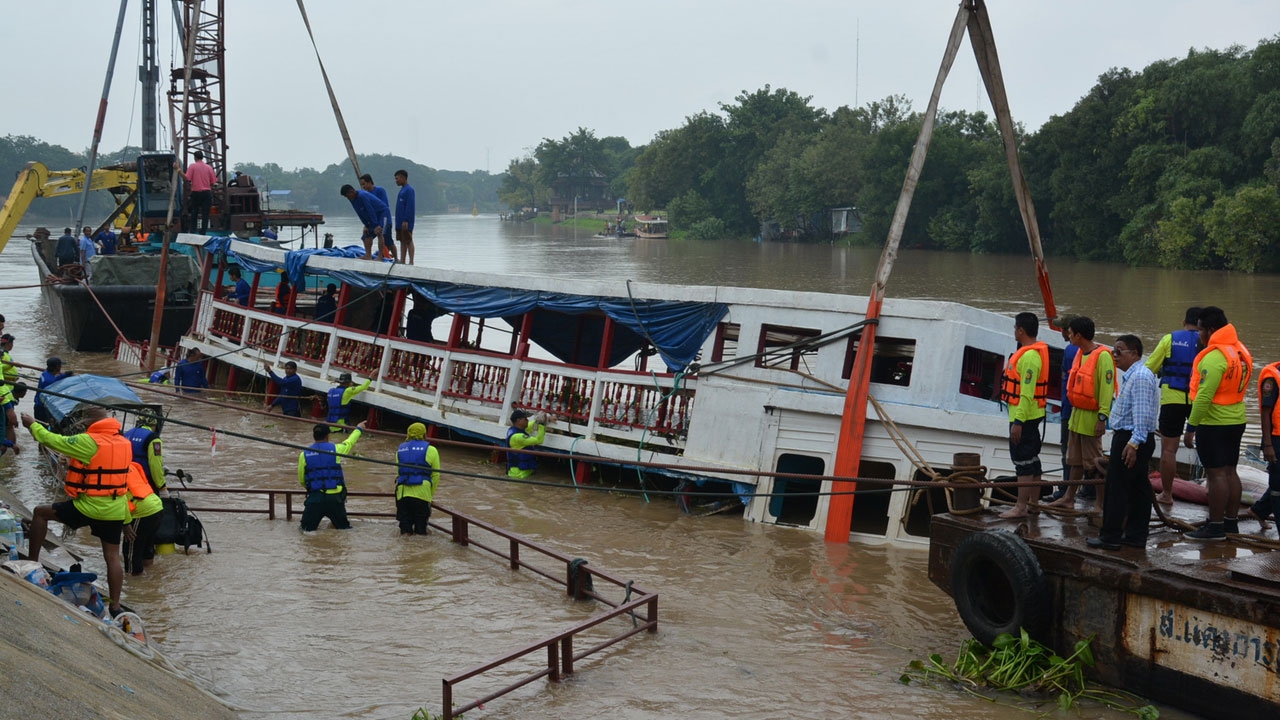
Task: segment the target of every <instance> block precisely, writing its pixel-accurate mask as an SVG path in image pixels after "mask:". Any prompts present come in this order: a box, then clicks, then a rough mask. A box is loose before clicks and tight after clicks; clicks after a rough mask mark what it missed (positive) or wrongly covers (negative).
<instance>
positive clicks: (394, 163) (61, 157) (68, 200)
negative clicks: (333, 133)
mask: <svg viewBox="0 0 1280 720" xmlns="http://www.w3.org/2000/svg"><path fill="white" fill-rule="evenodd" d="M141 153H142V150H141V148H138V147H125V148H121V149H120V150H117V151H114V152H104V153H101V154H100V155H99V157H98V162H97V167H99V168H101V167H105V166H109V165H112V164H115V163H124V162H133V161H135V160H136V159H137V157H138V155H140V154H141ZM357 159H358V160H359V162H360V170H361V172H362V173H369V174H370V175H372V176H373V179H374V182H376V183H377V184H379V185H382V186H383V187H384V188H386V189H387V193H388V194H389V195H390V196H391V198H392V199H393V200H394V199H395V194H396V188H395V182H394V180H393V175H394V173H395V171H396V170H400V169H404V170H407V171H408V173H409V182H410V184H412V185H413V187H414V190H415V191H416V195H417V206H418V212H419V213H424V214H430V213H441V212H447V211H448V210H449V209H450V208H451V207H453V208H458V209H461V210H462V211H464V212H469V211H470V210H471V208H472V207H474V206H479V208H480V210H481V211H483V212H496V211H497V210H498V209H499V204H498V187H499V185H500V184H501V182H502V176H501V175H493V174H490V173H487V172H483V171H480V170H475V171H472V172H463V171H456V170H436V169H433V168H430V167H427V166H425V165H421V164H419V163H416V162H413V161H412V160H409V159H408V158H404V157H400V156H397V155H357ZM33 160H38V161H40V162H42V163H44V164H45V166H46V167H48V168H49V169H50V170H72V169H75V168H83V167H87V166H88V163H89V159H88V153H87V151H86V152H80V153H77V152H72V151H71V150H68V149H66V148H64V147H62V146H60V145H50V144H49V143H46V142H43V141H41V140H39V139H37V138H34V137H31V136H28V135H8V136H5V137H0V178H16V177H17V175H18V173H19V172H20V171H21V170H22V168H23V167H24V166H26V164H27V163H28V162H31V161H33ZM234 170H235V171H237V172H241V173H244V174H247V175H250V176H252V177H253V178H254V182H255V184H256V185H257V186H258V187H259V188H260V189H261V190H264V191H266V190H288V191H290V192H289V196H288V200H287V202H288V203H289V205H290V206H291V207H293V208H294V209H299V210H313V211H318V212H321V213H325V214H332V215H350V214H351V212H352V211H351V204H350V203H349V202H347V200H346V199H345V198H343V197H341V196H340V195H339V194H338V188H340V187H341V186H342V185H344V184H347V183H350V184H352V185H356V184H357V183H356V179H355V171H354V170H352V168H351V164H350V163H349V162H348V161H346V160H341V161H339V162H335V163H333V164H331V165H328V166H327V167H325V168H324V169H323V170H315V169H313V168H297V169H293V170H286V169H284V168H282V167H280V166H279V165H278V164H276V163H266V164H262V165H259V164H255V163H239V164H236V165H235V166H234ZM8 190H9V188H8V187H3V188H0V192H8ZM277 202H283V200H278V201H277ZM79 203H80V196H79V195H74V196H65V197H59V198H47V199H41V200H37V201H36V202H35V203H33V204H32V205H31V207H30V209H29V211H28V215H29V216H30V217H32V218H33V219H37V220H41V221H49V222H55V223H56V224H61V223H64V222H66V223H69V222H72V221H73V220H74V216H75V213H76V210H77V209H78V207H79ZM113 207H114V205H113V203H112V202H111V198H110V196H109V195H107V194H106V193H91V194H90V196H89V199H88V201H87V204H86V209H85V220H86V222H90V223H95V222H97V221H98V220H99V219H100V218H102V217H104V216H105V215H106V214H107V213H108V212H110V211H111V209H112V208H113ZM273 208H274V209H283V208H282V207H280V206H273Z"/></svg>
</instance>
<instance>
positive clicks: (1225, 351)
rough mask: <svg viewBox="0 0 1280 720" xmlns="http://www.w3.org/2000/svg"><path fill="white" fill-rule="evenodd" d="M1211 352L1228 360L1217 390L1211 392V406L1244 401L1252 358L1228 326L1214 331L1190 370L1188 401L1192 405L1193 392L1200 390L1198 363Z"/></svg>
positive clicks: (1234, 331)
mask: <svg viewBox="0 0 1280 720" xmlns="http://www.w3.org/2000/svg"><path fill="white" fill-rule="evenodd" d="M1214 350H1217V351H1218V352H1220V353H1222V356H1223V357H1224V358H1226V359H1227V371H1226V372H1224V373H1222V380H1221V381H1220V382H1219V383H1218V389H1217V391H1215V392H1214V393H1213V404H1214V405H1235V404H1236V403H1242V402H1244V391H1245V390H1246V389H1247V388H1248V387H1249V376H1251V375H1252V374H1253V356H1252V355H1250V354H1249V349H1248V348H1246V347H1245V346H1244V344H1243V343H1241V342H1240V339H1239V338H1238V337H1237V336H1236V328H1235V326H1234V325H1232V324H1230V323H1227V324H1226V325H1224V326H1223V327H1221V328H1218V329H1217V330H1216V331H1214V333H1213V335H1210V336H1209V344H1208V345H1207V346H1205V349H1203V350H1201V351H1200V354H1199V355H1196V361H1195V364H1194V365H1193V366H1192V368H1191V387H1190V391H1189V397H1190V398H1191V401H1192V402H1195V399H1196V393H1197V392H1198V391H1199V390H1200V361H1201V360H1203V359H1204V358H1205V356H1207V355H1208V354H1209V353H1211V352H1213V351H1214Z"/></svg>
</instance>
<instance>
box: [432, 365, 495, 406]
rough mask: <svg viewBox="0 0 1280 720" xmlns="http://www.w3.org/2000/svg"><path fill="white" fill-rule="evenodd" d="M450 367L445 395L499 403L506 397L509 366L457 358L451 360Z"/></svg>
mask: <svg viewBox="0 0 1280 720" xmlns="http://www.w3.org/2000/svg"><path fill="white" fill-rule="evenodd" d="M456 357H457V356H455V358H456ZM452 368H453V370H452V371H451V372H450V374H449V385H448V388H447V389H446V390H445V391H444V394H445V395H450V396H453V397H463V398H471V399H473V400H480V401H483V402H491V403H498V404H499V405H500V404H502V402H503V401H504V400H505V399H506V396H507V382H508V381H509V380H510V377H511V368H509V367H503V366H500V365H489V364H487V363H478V362H467V361H465V360H458V359H455V360H454V361H453V364H452Z"/></svg>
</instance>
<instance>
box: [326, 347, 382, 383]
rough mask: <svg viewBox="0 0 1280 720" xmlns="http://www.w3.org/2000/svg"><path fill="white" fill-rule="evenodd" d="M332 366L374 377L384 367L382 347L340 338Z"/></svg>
mask: <svg viewBox="0 0 1280 720" xmlns="http://www.w3.org/2000/svg"><path fill="white" fill-rule="evenodd" d="M331 364H332V365H333V367H337V368H342V369H343V370H350V371H352V372H355V373H359V374H360V375H362V376H364V377H374V376H375V375H377V373H378V369H379V368H381V367H382V346H381V345H375V344H373V343H372V342H367V341H364V340H360V339H357V338H351V337H339V338H338V351H337V353H336V354H335V355H334V356H333V362H332V363H331Z"/></svg>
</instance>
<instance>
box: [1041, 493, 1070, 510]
mask: <svg viewBox="0 0 1280 720" xmlns="http://www.w3.org/2000/svg"><path fill="white" fill-rule="evenodd" d="M1075 506H1076V499H1075V498H1073V497H1071V496H1070V495H1063V496H1062V497H1060V498H1058V499H1057V500H1054V501H1053V502H1051V503H1049V504H1048V506H1047V507H1056V508H1073V507H1075Z"/></svg>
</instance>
